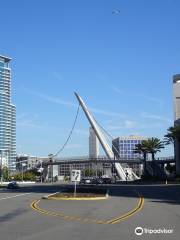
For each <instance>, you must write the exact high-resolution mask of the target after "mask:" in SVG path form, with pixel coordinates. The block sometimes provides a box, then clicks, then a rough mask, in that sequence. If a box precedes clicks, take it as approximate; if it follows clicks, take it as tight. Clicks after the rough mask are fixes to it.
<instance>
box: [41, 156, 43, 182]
mask: <svg viewBox="0 0 180 240" xmlns="http://www.w3.org/2000/svg"><path fill="white" fill-rule="evenodd" d="M42 172H43V168H42V160H41V183H42Z"/></svg>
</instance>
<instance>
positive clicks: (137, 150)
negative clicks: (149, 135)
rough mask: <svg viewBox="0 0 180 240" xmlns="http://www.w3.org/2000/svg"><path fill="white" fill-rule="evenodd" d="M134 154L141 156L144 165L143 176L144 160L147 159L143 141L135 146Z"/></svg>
mask: <svg viewBox="0 0 180 240" xmlns="http://www.w3.org/2000/svg"><path fill="white" fill-rule="evenodd" d="M134 153H139V154H142V155H143V164H144V175H146V158H147V153H148V152H147V149H146V145H145V144H144V141H142V143H139V144H136V145H135V149H134Z"/></svg>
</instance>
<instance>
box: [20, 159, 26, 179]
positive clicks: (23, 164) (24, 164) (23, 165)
mask: <svg viewBox="0 0 180 240" xmlns="http://www.w3.org/2000/svg"><path fill="white" fill-rule="evenodd" d="M21 166H22V182H23V167H25V166H26V163H22V164H21Z"/></svg>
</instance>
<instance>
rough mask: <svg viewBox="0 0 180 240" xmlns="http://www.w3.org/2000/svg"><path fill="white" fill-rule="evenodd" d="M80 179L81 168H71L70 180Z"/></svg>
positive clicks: (78, 180)
mask: <svg viewBox="0 0 180 240" xmlns="http://www.w3.org/2000/svg"><path fill="white" fill-rule="evenodd" d="M80 180H81V170H71V181H72V182H80Z"/></svg>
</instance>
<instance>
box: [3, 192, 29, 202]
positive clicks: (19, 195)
mask: <svg viewBox="0 0 180 240" xmlns="http://www.w3.org/2000/svg"><path fill="white" fill-rule="evenodd" d="M28 194H31V193H22V194H18V195H15V196H11V197H4V198H0V201H1V200H5V199H9V198H15V197H21V196H24V195H28Z"/></svg>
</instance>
